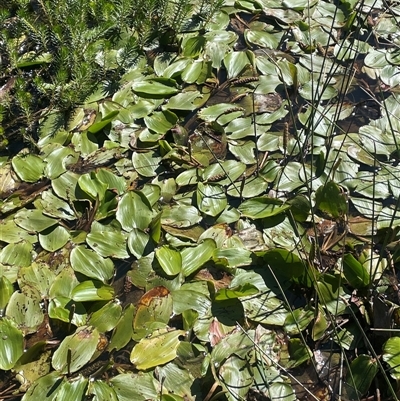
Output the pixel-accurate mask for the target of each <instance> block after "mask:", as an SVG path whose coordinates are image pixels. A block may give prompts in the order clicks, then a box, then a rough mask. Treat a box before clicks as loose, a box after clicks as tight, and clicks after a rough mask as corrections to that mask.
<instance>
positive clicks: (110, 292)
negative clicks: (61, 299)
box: [71, 280, 114, 302]
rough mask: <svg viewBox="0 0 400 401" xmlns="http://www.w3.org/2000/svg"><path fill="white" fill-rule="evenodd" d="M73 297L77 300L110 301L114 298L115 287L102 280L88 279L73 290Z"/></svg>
mask: <svg viewBox="0 0 400 401" xmlns="http://www.w3.org/2000/svg"><path fill="white" fill-rule="evenodd" d="M71 298H72V299H73V300H74V301H76V302H87V301H109V300H111V299H113V298H114V289H113V287H112V286H111V285H107V284H104V283H102V282H101V281H95V280H87V281H84V282H83V283H80V284H78V285H77V286H76V287H75V288H74V289H73V290H72V294H71Z"/></svg>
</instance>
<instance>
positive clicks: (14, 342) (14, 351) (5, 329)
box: [0, 318, 24, 370]
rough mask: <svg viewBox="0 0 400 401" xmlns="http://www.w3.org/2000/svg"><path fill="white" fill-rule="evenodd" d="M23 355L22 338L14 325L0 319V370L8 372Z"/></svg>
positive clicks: (7, 320) (20, 332)
mask: <svg viewBox="0 0 400 401" xmlns="http://www.w3.org/2000/svg"><path fill="white" fill-rule="evenodd" d="M23 353H24V338H23V335H22V331H21V330H19V329H18V328H17V325H16V323H14V322H13V320H11V319H8V318H2V319H0V369H3V370H9V369H11V368H12V367H13V366H14V365H15V363H16V362H17V361H18V359H19V358H20V356H21V355H22V354H23Z"/></svg>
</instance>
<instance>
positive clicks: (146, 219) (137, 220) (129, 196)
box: [116, 191, 153, 232]
mask: <svg viewBox="0 0 400 401" xmlns="http://www.w3.org/2000/svg"><path fill="white" fill-rule="evenodd" d="M116 217H117V220H118V221H119V222H120V223H121V226H122V228H123V229H124V230H125V231H128V232H129V231H131V230H132V229H133V228H139V229H141V230H146V229H147V228H148V227H149V225H150V223H151V221H152V220H153V211H152V209H151V205H150V203H149V201H148V199H147V198H146V196H144V195H143V193H141V192H140V191H129V192H127V193H126V194H125V195H124V196H123V197H122V198H121V200H120V201H119V204H118V209H117V213H116Z"/></svg>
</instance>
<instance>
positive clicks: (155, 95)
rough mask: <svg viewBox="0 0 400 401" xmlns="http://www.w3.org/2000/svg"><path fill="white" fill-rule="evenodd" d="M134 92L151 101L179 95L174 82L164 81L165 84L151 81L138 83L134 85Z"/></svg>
mask: <svg viewBox="0 0 400 401" xmlns="http://www.w3.org/2000/svg"><path fill="white" fill-rule="evenodd" d="M132 90H133V91H134V92H135V93H137V94H138V95H139V96H142V97H144V98H146V97H147V98H151V99H160V98H163V97H164V96H170V95H175V93H178V89H177V88H176V87H175V84H174V81H173V80H171V81H164V83H162V82H158V81H156V80H151V79H149V80H144V81H138V82H134V83H133V85H132Z"/></svg>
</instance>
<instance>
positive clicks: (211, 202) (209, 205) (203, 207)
mask: <svg viewBox="0 0 400 401" xmlns="http://www.w3.org/2000/svg"><path fill="white" fill-rule="evenodd" d="M196 195H197V205H198V207H199V210H200V211H201V212H203V213H205V214H208V215H209V216H213V217H215V216H217V215H218V214H220V213H221V212H222V211H223V210H224V209H225V207H226V206H227V204H228V201H227V199H226V195H225V191H224V190H223V188H222V187H221V186H219V185H216V184H209V185H204V184H203V183H201V182H199V183H198V184H197V191H196Z"/></svg>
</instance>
